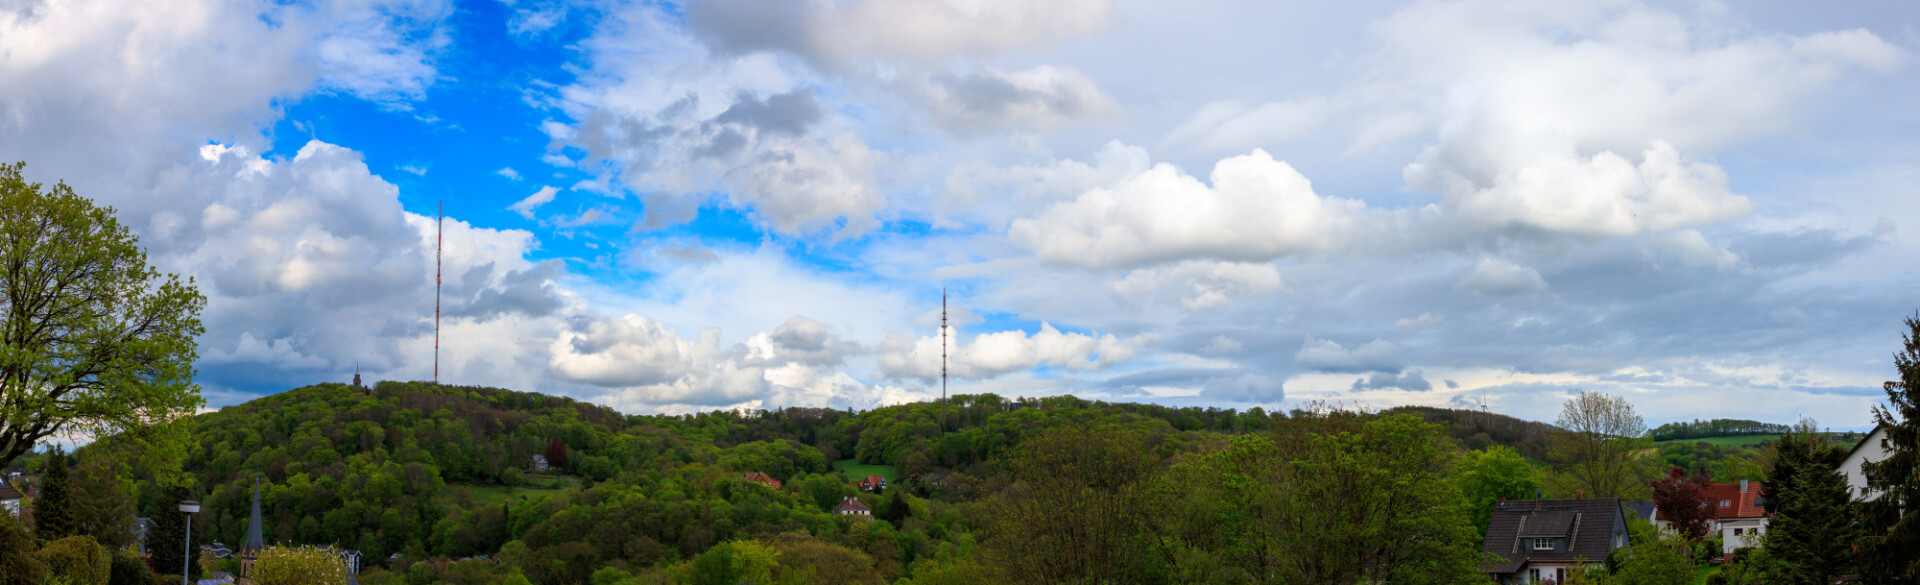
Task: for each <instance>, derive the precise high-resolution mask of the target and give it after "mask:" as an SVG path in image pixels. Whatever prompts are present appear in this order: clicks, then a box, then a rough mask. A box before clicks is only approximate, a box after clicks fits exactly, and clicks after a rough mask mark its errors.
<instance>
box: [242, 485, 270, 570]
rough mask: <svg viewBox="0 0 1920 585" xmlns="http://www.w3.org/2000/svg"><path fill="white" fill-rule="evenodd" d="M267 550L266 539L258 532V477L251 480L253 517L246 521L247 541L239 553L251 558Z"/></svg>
mask: <svg viewBox="0 0 1920 585" xmlns="http://www.w3.org/2000/svg"><path fill="white" fill-rule="evenodd" d="M266 548H267V542H266V538H264V537H263V535H262V534H261V530H260V476H257V475H256V476H254V478H253V517H252V518H250V519H248V520H247V541H246V542H245V543H242V544H241V545H240V553H241V554H243V555H247V556H253V555H257V554H259V553H260V551H262V550H265V549H266Z"/></svg>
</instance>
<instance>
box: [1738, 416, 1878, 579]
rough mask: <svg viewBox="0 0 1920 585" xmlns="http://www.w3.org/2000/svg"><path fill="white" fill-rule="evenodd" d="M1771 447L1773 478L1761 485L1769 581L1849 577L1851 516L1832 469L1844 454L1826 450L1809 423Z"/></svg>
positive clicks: (1843, 486) (1841, 479) (1848, 498)
mask: <svg viewBox="0 0 1920 585" xmlns="http://www.w3.org/2000/svg"><path fill="white" fill-rule="evenodd" d="M1800 431H1801V432H1798V433H1795V434H1791V435H1787V436H1785V437H1782V438H1781V440H1780V441H1779V442H1778V443H1776V444H1775V448H1774V452H1775V454H1776V455H1775V457H1774V465H1773V473H1772V474H1771V475H1769V476H1768V477H1767V481H1766V482H1765V483H1764V484H1762V485H1763V492H1764V493H1765V494H1766V506H1767V512H1768V513H1770V514H1771V515H1772V519H1771V521H1770V522H1769V524H1768V526H1767V531H1766V533H1765V543H1766V551H1767V553H1768V556H1770V557H1771V558H1772V559H1774V560H1775V563H1774V565H1775V567H1774V570H1773V571H1772V573H1773V574H1772V575H1771V576H1770V577H1771V580H1772V581H1773V582H1776V583H1783V584H1789V585H1827V584H1829V583H1832V582H1834V580H1835V579H1837V578H1839V577H1841V576H1843V575H1851V574H1853V571H1852V569H1853V539H1854V537H1855V536H1856V532H1857V531H1856V529H1855V526H1854V518H1855V517H1856V515H1857V514H1856V512H1855V509H1854V504H1853V497H1852V494H1851V493H1850V490H1849V489H1848V486H1847V478H1846V476H1844V475H1841V473H1840V471H1839V470H1838V469H1836V468H1835V466H1837V465H1838V464H1839V463H1840V460H1841V459H1842V458H1844V457H1845V456H1846V452H1844V451H1841V450H1840V449H1839V448H1837V447H1834V446H1831V445H1829V444H1828V443H1827V442H1826V441H1825V439H1824V438H1823V437H1821V436H1820V435H1819V434H1818V433H1817V432H1816V428H1815V426H1814V425H1813V424H1812V422H1811V421H1807V422H1806V423H1804V424H1803V425H1802V428H1801V429H1800Z"/></svg>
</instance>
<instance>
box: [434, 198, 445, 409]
mask: <svg viewBox="0 0 1920 585" xmlns="http://www.w3.org/2000/svg"><path fill="white" fill-rule="evenodd" d="M433 224H434V226H435V227H436V228H438V229H439V231H438V232H437V233H435V234H434V236H433V383H434V384H436V385H437V384H439V383H440V250H441V248H442V247H444V246H445V244H446V242H447V202H445V201H441V202H440V212H439V213H438V214H436V215H435V216H434V218H433Z"/></svg>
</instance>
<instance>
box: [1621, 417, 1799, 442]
mask: <svg viewBox="0 0 1920 585" xmlns="http://www.w3.org/2000/svg"><path fill="white" fill-rule="evenodd" d="M1790 432H1793V427H1791V426H1789V425H1783V424H1774V423H1763V422H1760V421H1752V420H1741V419H1729V418H1716V419H1713V420H1707V421H1703V420H1698V419H1695V420H1694V421H1693V422H1673V423H1667V424H1664V425H1660V426H1657V427H1654V428H1653V432H1652V433H1651V434H1652V437H1653V440H1655V441H1678V440H1681V439H1705V438H1709V437H1733V436H1739V435H1784V434H1787V433H1790Z"/></svg>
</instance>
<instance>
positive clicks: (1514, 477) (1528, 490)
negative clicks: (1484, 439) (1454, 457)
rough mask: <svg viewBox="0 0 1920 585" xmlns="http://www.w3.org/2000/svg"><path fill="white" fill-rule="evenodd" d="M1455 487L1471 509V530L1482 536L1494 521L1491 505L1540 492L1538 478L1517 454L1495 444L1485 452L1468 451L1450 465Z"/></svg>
mask: <svg viewBox="0 0 1920 585" xmlns="http://www.w3.org/2000/svg"><path fill="white" fill-rule="evenodd" d="M1453 468H1454V473H1453V478H1454V484H1455V485H1458V486H1460V495H1461V496H1464V497H1465V498H1466V499H1467V505H1469V506H1472V507H1473V525H1474V529H1475V530H1476V531H1477V532H1478V533H1479V534H1480V535H1481V536H1485V535H1486V531H1487V522H1488V521H1489V520H1491V519H1492V518H1493V504H1494V502H1497V501H1499V500H1501V499H1509V500H1519V499H1525V498H1531V497H1534V494H1535V493H1537V491H1538V490H1539V489H1540V475H1539V474H1538V473H1536V472H1535V470H1534V469H1533V464H1531V463H1527V458H1526V457H1522V456H1521V455H1520V452H1519V451H1515V450H1513V448H1512V447H1508V446H1505V445H1494V446H1492V447H1488V448H1487V450H1485V451H1468V452H1467V453H1466V455H1463V456H1461V457H1460V460H1459V461H1456V462H1454V465H1453Z"/></svg>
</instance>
